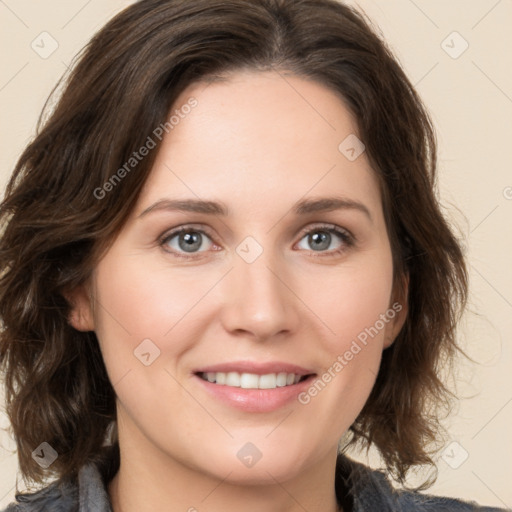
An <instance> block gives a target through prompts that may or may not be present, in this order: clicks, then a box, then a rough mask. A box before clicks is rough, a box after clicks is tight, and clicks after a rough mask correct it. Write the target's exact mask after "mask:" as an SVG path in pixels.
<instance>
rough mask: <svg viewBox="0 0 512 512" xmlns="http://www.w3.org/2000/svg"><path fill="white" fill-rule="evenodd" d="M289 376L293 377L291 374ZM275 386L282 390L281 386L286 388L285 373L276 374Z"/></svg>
mask: <svg viewBox="0 0 512 512" xmlns="http://www.w3.org/2000/svg"><path fill="white" fill-rule="evenodd" d="M290 375H293V373H290ZM276 386H277V387H278V388H282V387H283V386H286V373H278V374H277V379H276Z"/></svg>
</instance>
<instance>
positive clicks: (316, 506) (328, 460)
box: [108, 431, 341, 512]
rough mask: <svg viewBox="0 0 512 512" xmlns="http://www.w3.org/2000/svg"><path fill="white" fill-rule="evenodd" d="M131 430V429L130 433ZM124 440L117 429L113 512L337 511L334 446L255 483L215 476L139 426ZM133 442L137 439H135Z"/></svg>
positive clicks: (111, 493)
mask: <svg viewBox="0 0 512 512" xmlns="http://www.w3.org/2000/svg"><path fill="white" fill-rule="evenodd" d="M131 434H132V433H131ZM127 437H129V439H130V440H129V442H127V443H126V442H123V440H124V435H123V432H121V431H120V432H119V446H120V457H121V458H120V466H119V471H118V472H117V474H116V475H115V476H114V478H113V479H112V480H111V481H110V483H109V484H108V493H109V496H110V500H111V505H112V510H113V512H135V511H137V512H146V511H147V512H149V511H153V510H162V511H166V512H178V511H179V512H183V511H187V512H198V511H200V510H205V509H206V508H207V509H208V511H209V512H221V511H222V512H225V511H226V510H243V511H244V512H260V511H261V510H273V511H279V512H304V510H307V511H308V512H338V511H340V510H341V509H340V508H339V506H338V504H337V500H336V494H335V487H334V484H335V466H336V454H337V450H336V449H334V450H333V451H332V452H329V454H328V456H327V457H325V458H324V459H320V460H318V461H317V462H316V463H314V464H312V465H310V466H309V467H308V468H307V469H306V470H304V471H302V472H299V473H297V474H295V476H293V477H291V478H290V479H287V480H286V481H279V482H278V481H277V480H276V479H275V478H273V477H272V476H271V475H270V473H268V472H267V475H268V478H265V479H264V481H263V482H262V481H260V482H258V484H256V485H255V484H247V483H245V482H243V481H242V482H240V481H236V482H235V481H233V480H232V479H230V474H227V475H225V477H224V478H219V477H216V476H215V475H211V474H208V473H206V472H203V471H201V470H200V468H193V467H190V466H188V465H187V464H186V461H178V460H176V459H174V458H171V457H170V456H169V455H168V454H164V453H163V452H162V451H160V450H158V448H157V447H155V446H154V445H152V443H150V442H149V440H147V439H146V438H145V436H143V435H142V434H141V433H140V431H139V432H138V435H136V436H135V437H136V439H134V436H133V435H130V436H127ZM134 441H136V442H134Z"/></svg>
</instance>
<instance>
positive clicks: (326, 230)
mask: <svg viewBox="0 0 512 512" xmlns="http://www.w3.org/2000/svg"><path fill="white" fill-rule="evenodd" d="M303 234H304V236H303V237H302V239H301V241H300V242H299V246H300V243H301V242H303V241H305V244H306V245H309V247H304V244H303V246H302V247H301V248H302V249H306V250H311V251H313V252H319V253H324V252H327V254H325V256H331V255H333V254H339V253H341V252H343V251H345V250H346V249H347V248H349V247H351V246H353V245H354V238H353V236H352V235H351V234H350V233H349V232H348V231H345V230H343V229H341V228H339V227H337V226H334V225H321V226H315V227H314V228H312V229H311V228H309V229H308V230H307V231H305V232H304V233H303ZM333 243H334V245H335V247H332V244H333ZM329 248H331V249H330V250H329ZM315 256H324V254H318V255H315Z"/></svg>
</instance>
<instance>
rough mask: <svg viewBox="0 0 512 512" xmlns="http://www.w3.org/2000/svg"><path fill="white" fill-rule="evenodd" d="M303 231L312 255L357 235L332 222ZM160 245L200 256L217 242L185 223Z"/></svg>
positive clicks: (345, 244) (341, 247)
mask: <svg viewBox="0 0 512 512" xmlns="http://www.w3.org/2000/svg"><path fill="white" fill-rule="evenodd" d="M301 235H302V237H301V239H300V242H299V244H301V243H302V242H303V240H305V241H306V244H307V245H308V246H309V247H308V246H306V247H304V246H302V247H300V248H301V249H305V250H306V251H309V252H310V253H311V254H312V256H325V257H328V256H335V255H338V254H340V253H342V252H344V251H346V250H347V249H348V248H350V247H352V246H353V245H354V243H355V238H354V237H353V236H352V235H351V234H350V233H349V232H348V231H346V230H344V229H341V228H339V227H337V226H335V225H331V224H330V225H320V226H315V227H313V228H309V229H306V230H304V231H303V232H302V233H301ZM336 242H337V243H336ZM333 243H335V244H336V245H335V247H334V248H333V247H331V245H332V244H333ZM160 245H161V246H162V247H163V248H164V250H165V251H166V252H168V253H171V254H172V255H175V256H177V257H179V258H185V259H193V258H197V257H198V256H200V255H201V253H204V252H207V251H208V249H211V248H212V247H214V246H215V244H214V243H213V241H212V238H211V237H210V236H209V235H208V234H207V233H205V231H204V230H202V229H199V228H195V227H192V226H181V227H180V228H178V229H176V230H174V231H172V232H170V233H167V234H166V235H164V236H163V237H162V238H161V241H160ZM213 250H219V248H217V249H213ZM315 253H316V254H315Z"/></svg>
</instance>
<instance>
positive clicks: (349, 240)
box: [159, 224, 356, 260]
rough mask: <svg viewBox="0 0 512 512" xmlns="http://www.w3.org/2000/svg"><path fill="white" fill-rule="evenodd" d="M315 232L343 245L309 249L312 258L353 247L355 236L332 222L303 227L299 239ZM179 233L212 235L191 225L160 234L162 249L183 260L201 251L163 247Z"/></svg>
mask: <svg viewBox="0 0 512 512" xmlns="http://www.w3.org/2000/svg"><path fill="white" fill-rule="evenodd" d="M316 232H327V233H330V234H334V235H337V236H338V237H339V238H340V239H341V241H342V242H343V244H344V246H342V247H340V248H339V249H334V250H331V251H320V252H317V251H310V252H311V253H312V256H313V257H314V258H318V257H320V258H325V257H332V256H337V255H339V254H341V253H343V252H345V251H346V250H347V249H349V248H350V247H353V246H354V245H355V242H356V238H355V237H354V236H353V235H352V234H351V233H350V232H349V231H347V230H345V229H342V228H339V227H338V226H336V225H334V224H320V225H316V226H314V227H312V228H309V229H305V230H303V231H301V233H300V239H299V241H300V240H302V239H303V238H304V237H305V236H307V235H309V234H311V233H316ZM181 233H200V234H201V235H206V236H207V237H208V238H209V239H210V240H212V236H211V235H210V234H209V233H208V231H205V230H204V229H199V228H196V227H194V226H192V225H186V226H181V227H180V228H177V229H175V230H173V231H171V232H168V233H165V234H164V235H162V236H161V237H160V239H159V245H160V246H161V247H162V249H163V250H164V251H165V252H166V253H171V254H173V255H174V256H177V257H179V258H183V259H185V260H193V259H197V258H198V255H200V254H201V253H191V254H194V255H193V256H185V255H184V254H183V253H180V252H177V251H175V250H174V249H171V250H170V249H166V248H165V247H164V246H165V244H167V243H168V242H169V241H170V240H172V239H173V238H174V237H175V236H177V235H180V234H181ZM212 242H213V240H212ZM315 252H317V253H316V254H315Z"/></svg>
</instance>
